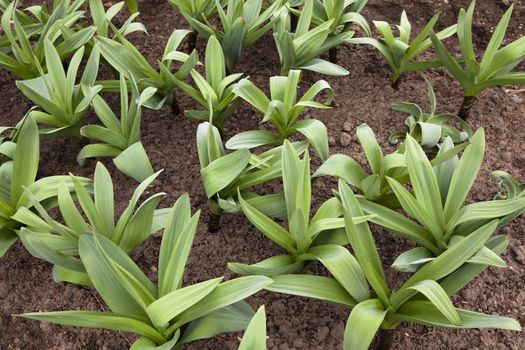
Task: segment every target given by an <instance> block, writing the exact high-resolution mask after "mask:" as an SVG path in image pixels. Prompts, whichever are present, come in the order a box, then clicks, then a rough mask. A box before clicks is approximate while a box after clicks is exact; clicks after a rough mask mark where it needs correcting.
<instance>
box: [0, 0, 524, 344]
mask: <svg viewBox="0 0 525 350" xmlns="http://www.w3.org/2000/svg"><path fill="white" fill-rule="evenodd" d="M505 3H508V1H503V0H479V1H478V6H477V15H476V16H475V20H474V21H475V24H474V39H475V41H476V43H477V44H478V47H484V46H485V45H486V44H487V42H488V40H489V39H490V36H491V33H492V30H493V29H494V26H495V25H496V24H497V23H496V21H497V19H498V18H500V16H501V15H502V14H503V12H504V10H505V9H506V7H507V5H508V4H505ZM140 5H141V6H140V10H141V17H140V19H141V21H142V22H143V23H144V24H145V26H146V28H147V29H148V32H149V36H145V35H142V34H140V35H138V34H137V35H133V36H132V39H131V41H132V42H134V43H135V44H136V45H137V46H138V48H139V49H140V50H141V51H142V52H143V53H144V54H145V55H146V57H148V59H150V61H151V62H154V61H155V60H156V59H157V58H158V57H159V56H160V55H161V54H162V50H163V47H164V44H165V42H166V40H167V39H168V37H169V35H170V34H171V32H172V30H173V29H175V28H178V29H181V28H185V26H186V25H185V21H184V20H183V18H182V17H181V16H179V15H178V14H177V13H176V11H174V10H173V9H172V8H171V7H170V5H169V4H168V3H167V2H166V1H160V0H153V1H146V2H143V3H141V4H140ZM466 6H468V1H466V0H462V1H454V0H450V1H448V0H445V1H428V0H418V1H406V0H388V1H383V0H370V1H369V4H368V5H367V7H366V9H365V11H364V12H363V15H364V16H365V17H366V18H367V20H369V21H370V20H372V19H374V20H386V21H388V22H391V23H392V22H395V23H397V21H398V20H399V16H400V14H401V11H402V9H405V10H406V11H407V14H408V16H409V18H410V19H411V20H412V24H413V26H414V29H416V30H420V29H421V28H422V26H423V25H424V24H425V23H426V22H428V20H429V19H430V18H431V17H432V15H433V14H434V13H436V12H439V11H441V12H442V16H441V21H440V25H441V26H448V25H451V24H453V23H455V21H456V16H457V12H458V10H459V8H461V7H466ZM522 23H525V4H522V2H521V1H518V2H517V3H516V8H515V11H514V15H513V19H512V21H511V25H510V29H509V32H508V38H509V39H514V38H516V37H517V36H518V35H522V34H523V31H524V28H523V24H522ZM204 46H205V41H203V40H199V42H198V49H199V51H200V52H203V50H204ZM339 59H340V64H341V65H342V66H344V67H345V68H347V69H348V70H349V71H350V75H349V76H347V77H342V78H326V77H324V76H323V77H321V76H316V75H314V74H312V73H306V76H305V79H304V81H305V82H309V83H312V82H315V81H317V80H319V79H326V80H327V81H328V82H329V83H330V85H331V86H332V88H333V90H334V94H335V102H334V106H333V107H334V108H333V109H331V110H309V111H308V112H307V113H305V115H306V116H309V117H313V118H316V119H319V120H321V121H322V122H323V123H325V124H326V126H327V127H328V130H329V136H330V143H331V145H330V146H331V148H330V151H331V153H332V154H335V153H343V154H347V155H351V156H353V157H355V158H356V159H358V160H360V161H363V164H364V155H363V154H362V153H361V148H360V147H359V144H358V142H357V138H356V136H355V128H356V127H357V126H358V125H360V124H362V123H367V124H368V125H369V126H371V127H372V128H373V130H374V131H375V132H376V135H377V138H378V140H379V141H380V142H381V144H382V146H383V147H385V148H387V149H388V148H389V147H390V145H389V144H388V141H387V139H388V136H389V135H390V133H392V132H394V131H397V130H402V129H403V120H404V116H403V115H402V114H400V113H397V112H393V111H392V110H391V109H390V104H391V103H393V102H399V101H409V102H414V103H417V104H419V105H422V106H427V104H428V102H427V97H426V90H425V89H426V88H425V82H424V80H423V78H422V77H421V76H420V75H419V74H417V73H415V74H408V75H407V76H406V79H405V80H404V81H403V82H402V83H401V85H400V89H399V91H396V90H394V89H392V88H391V87H390V84H389V80H388V79H389V77H390V74H391V73H390V70H389V69H388V66H387V65H386V64H385V62H384V60H383V59H382V57H380V56H379V55H378V54H377V53H376V52H374V51H373V50H372V49H371V48H370V47H368V46H352V47H350V46H345V47H343V48H341V50H340V52H339ZM279 69H280V68H279V58H278V56H277V52H276V50H275V48H274V42H273V39H272V37H271V35H270V34H267V35H266V36H265V37H264V38H263V39H261V41H260V42H258V43H257V45H254V46H253V47H250V48H249V49H247V50H246V51H245V53H243V56H242V58H241V61H240V64H239V65H238V68H237V70H238V71H239V72H245V75H246V76H250V77H251V80H252V81H253V82H254V83H255V84H257V85H258V86H261V87H267V82H268V77H270V76H273V75H277V74H278V73H279ZM424 74H426V75H427V77H428V78H430V80H431V81H432V82H433V85H434V88H435V90H436V95H437V100H438V110H439V111H440V112H447V113H455V112H457V109H458V107H459V105H460V103H461V100H462V92H461V89H460V87H459V85H457V84H456V83H454V80H453V79H451V78H449V77H447V76H446V74H447V73H445V71H444V70H440V69H436V70H432V71H429V72H425V73H424ZM0 81H1V83H0V96H2V98H1V99H0V100H1V102H0V111H1V113H0V115H1V117H0V125H14V124H16V123H17V121H18V120H19V119H20V118H22V117H23V116H24V114H25V113H26V112H27V110H28V109H29V108H30V107H31V103H30V102H29V101H28V100H27V99H26V98H25V97H24V96H23V95H22V93H20V92H19V91H18V90H17V89H16V88H15V85H14V82H15V79H14V77H13V76H11V75H9V74H8V73H6V72H5V71H3V70H2V71H0ZM303 85H305V86H306V84H303ZM180 104H181V106H183V108H188V109H190V108H192V109H193V108H197V109H198V107H197V106H195V105H194V103H193V102H192V101H191V100H190V99H189V98H187V97H185V96H182V95H180ZM113 105H114V106H115V108H118V107H117V106H118V99H117V97H114V98H113ZM143 115H144V117H143V123H142V124H143V126H142V143H143V144H144V146H145V148H146V150H147V152H148V154H149V156H150V159H151V162H152V164H153V167H154V169H164V172H163V173H162V174H161V175H160V177H159V180H158V181H157V182H156V183H155V186H154V187H153V188H151V189H150V191H151V193H154V192H159V191H164V192H166V193H167V195H166V196H165V198H164V199H163V201H162V205H161V206H163V207H166V206H169V205H171V204H172V203H174V201H175V200H176V198H178V197H179V196H180V195H181V194H182V193H185V192H187V193H189V195H190V197H191V203H192V206H193V209H194V210H197V209H199V208H202V210H203V214H204V215H201V223H200V225H199V228H198V231H197V235H196V238H195V242H194V244H193V250H192V252H191V255H190V258H189V262H188V267H187V269H186V276H185V278H184V281H185V284H192V283H195V282H199V281H204V280H207V279H210V278H213V277H215V276H222V275H225V276H226V277H227V278H230V277H232V276H233V274H232V273H231V272H230V271H229V270H228V268H227V266H226V265H227V263H228V262H244V263H255V262H258V261H260V260H263V259H265V258H268V257H270V256H273V255H276V254H279V253H281V252H280V251H279V249H278V248H276V246H275V244H273V243H272V242H271V241H269V240H268V239H266V238H265V237H264V236H263V235H262V234H260V233H259V232H257V230H256V229H255V228H254V227H253V226H252V225H251V224H250V223H249V221H248V220H247V219H246V218H245V217H244V216H243V215H241V214H226V215H224V216H223V218H222V227H221V229H220V230H219V232H217V233H214V234H209V233H207V229H206V218H207V211H208V210H209V204H208V200H207V198H206V195H205V192H204V189H203V186H202V183H201V180H200V177H199V175H198V174H199V170H200V169H199V161H198V155H197V148H196V145H195V133H196V127H197V124H198V123H197V122H195V121H192V120H189V119H187V118H184V117H182V116H176V117H175V116H173V114H172V113H171V110H169V109H168V108H163V109H161V110H160V111H150V110H146V111H145V112H144V113H143ZM260 119H261V117H260V115H259V114H258V113H255V111H254V110H253V109H252V108H250V107H249V106H248V105H247V104H245V103H243V104H242V105H241V107H240V108H238V109H237V111H236V112H235V113H234V115H233V117H232V118H231V119H230V121H229V122H228V126H227V128H226V129H225V139H228V138H229V137H231V136H233V135H235V134H237V133H239V132H241V131H246V130H253V129H256V128H257V127H258V124H259V122H260ZM470 123H471V125H472V127H473V128H474V129H477V128H479V127H484V128H485V130H486V143H487V151H486V155H485V160H484V163H483V167H482V169H481V171H480V175H479V177H478V181H477V182H476V184H475V186H474V189H473V191H472V192H471V195H472V198H471V199H473V200H487V199H490V198H491V197H492V196H493V195H494V194H495V192H496V191H497V183H496V181H494V180H493V179H491V178H490V173H491V172H492V171H493V170H496V169H502V170H505V171H507V172H509V173H511V174H513V175H514V176H516V177H517V179H518V180H520V182H523V181H524V180H525V178H524V177H523V174H524V173H525V172H524V170H525V147H524V146H523V140H525V93H516V92H511V91H506V90H505V89H500V88H498V89H489V90H487V91H485V92H484V93H483V95H482V97H481V98H480V99H479V101H478V103H476V105H475V108H474V110H473V113H472V118H471V120H470ZM80 148H81V146H80V145H79V144H78V143H76V142H75V141H73V140H70V139H58V140H52V141H50V140H44V141H43V143H42V145H41V161H40V170H39V176H48V175H55V174H67V173H68V172H71V173H74V174H76V175H85V176H91V175H92V171H93V169H94V165H95V161H89V162H88V164H87V166H85V167H80V166H78V164H77V162H76V155H77V154H78V151H79V150H80ZM104 163H105V164H106V165H107V166H108V169H109V170H110V173H111V175H112V176H113V178H114V181H115V189H116V191H115V193H117V194H118V196H119V197H118V198H116V202H117V203H118V207H117V211H118V210H120V211H121V210H122V209H123V208H124V207H125V206H126V205H127V203H126V202H127V199H128V198H129V197H130V196H131V193H132V191H133V189H134V188H135V183H134V181H133V180H132V179H130V178H127V177H125V176H124V175H122V174H121V173H120V172H118V171H117V170H116V169H115V168H114V166H113V164H112V163H111V161H104ZM318 165H320V162H319V161H318V160H317V159H316V160H315V161H314V163H313V166H312V168H314V169H315V168H316V167H317V166H318ZM277 186H278V185H277V184H275V187H276V188H274V189H272V188H271V186H268V188H269V189H270V190H275V189H277ZM336 186H337V183H336V181H334V180H330V179H328V178H323V179H320V180H317V181H316V182H315V185H314V188H313V193H314V199H315V201H316V202H315V204H316V205H319V204H321V203H322V201H324V200H326V199H327V196H329V195H330V193H331V189H332V188H335V187H336ZM319 193H324V194H326V195H322V196H319V195H318V194H319ZM373 232H374V234H375V236H376V238H377V239H376V241H377V244H378V249H379V252H380V255H381V257H382V259H383V263H384V264H385V266H387V265H390V264H391V263H392V262H393V260H394V259H395V257H396V256H397V255H399V254H400V253H401V252H403V251H405V250H406V249H407V248H408V247H409V245H408V244H407V243H406V242H405V241H404V240H402V239H400V238H397V237H395V236H393V235H391V234H388V233H387V232H385V231H383V230H381V229H379V228H378V227H376V226H373ZM524 232H525V217H523V216H522V217H521V218H519V219H517V220H515V221H514V222H512V223H511V224H510V225H507V226H506V227H505V228H504V229H503V230H502V233H504V234H507V235H508V236H509V238H510V241H511V243H510V246H509V248H508V250H507V251H506V252H505V253H504V254H503V259H504V260H505V261H506V262H507V263H508V268H507V269H496V268H489V269H487V270H486V271H485V272H483V273H482V274H481V276H480V277H479V278H478V279H476V280H475V281H474V282H472V283H471V284H469V285H468V287H466V288H465V289H464V290H463V291H461V292H460V293H459V294H458V295H457V296H456V297H455V299H454V303H455V304H456V305H457V306H460V307H463V308H466V309H469V310H474V311H482V312H485V313H488V314H492V313H497V314H499V315H505V316H509V317H512V318H515V319H516V320H517V321H518V322H519V323H521V324H522V325H523V324H525V266H524V265H525V235H524ZM160 239H161V238H160V236H155V237H152V238H151V239H149V240H147V241H146V242H145V244H144V245H142V246H141V247H139V248H138V249H137V250H136V251H135V253H134V254H133V258H134V260H135V261H137V262H138V264H139V266H140V267H141V268H142V269H143V271H145V272H146V273H147V274H148V277H150V278H152V279H153V278H155V276H156V273H155V271H156V264H157V256H158V250H159V246H160ZM1 264H2V266H3V268H2V269H1V271H0V315H1V319H0V329H1V330H2V331H1V336H0V349H76V348H82V349H127V348H128V347H129V345H130V344H131V342H132V340H133V339H134V338H133V336H132V335H129V334H125V333H117V332H112V331H103V330H90V329H80V328H75V327H65V326H56V325H50V324H47V323H40V322H37V321H31V320H26V319H21V318H13V317H11V315H12V314H19V313H23V312H30V311H44V310H46V311H50V310H75V309H85V310H101V309H102V305H103V303H102V302H101V300H99V298H97V295H96V293H95V292H94V291H92V290H90V289H86V288H82V287H78V286H75V285H69V284H56V283H52V278H51V265H50V264H48V263H46V262H44V261H42V260H38V259H35V258H33V257H31V256H30V255H29V254H28V253H27V252H26V251H25V250H24V249H23V247H22V245H21V244H20V243H17V244H16V245H15V247H14V248H13V249H11V250H10V251H9V252H8V253H7V254H6V255H5V256H4V257H3V258H2V261H1ZM319 270H320V271H322V269H321V268H319ZM387 271H389V272H388V274H389V275H388V276H387V277H388V279H389V281H390V282H391V283H392V284H393V285H398V284H400V283H399V280H400V279H403V278H404V275H403V274H402V273H398V272H395V271H394V270H393V269H387ZM249 302H250V304H252V305H253V306H254V307H256V306H258V305H261V304H265V305H266V312H267V315H268V336H269V339H268V348H269V349H279V350H286V349H312V350H313V349H341V348H342V340H343V332H344V325H345V322H346V319H347V317H348V313H349V311H348V310H346V309H344V308H341V307H336V306H333V305H330V304H327V303H323V302H320V301H315V300H312V299H306V298H300V297H293V296H287V295H281V294H273V293H270V292H262V293H259V294H257V296H256V297H252V298H251V299H249ZM237 336H239V334H235V333H232V334H226V335H220V336H217V337H215V338H213V339H211V340H206V341H200V342H196V343H192V344H190V345H188V346H186V347H185V348H186V349H236V348H237V344H238V341H237ZM394 339H395V342H394V343H395V346H394V348H395V349H524V348H525V335H524V333H523V332H511V331H502V330H450V329H438V328H431V327H423V326H415V325H402V326H400V327H399V328H398V329H397V330H396V332H395V335H394Z"/></svg>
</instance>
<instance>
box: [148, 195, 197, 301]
mask: <svg viewBox="0 0 525 350" xmlns="http://www.w3.org/2000/svg"><path fill="white" fill-rule="evenodd" d="M199 217H200V212H197V213H196V214H195V215H194V216H193V217H192V216H191V206H190V198H189V196H188V195H187V194H184V195H182V196H181V197H179V199H178V200H177V202H176V203H175V205H174V206H173V208H171V209H170V210H169V214H168V218H167V220H166V223H165V225H164V226H163V227H164V235H163V237H162V242H161V246H160V253H159V275H158V279H159V296H164V295H166V294H168V293H170V292H172V291H174V290H176V289H177V288H178V287H179V286H180V285H181V283H182V278H183V276H184V268H185V266H186V262H187V260H188V256H189V253H190V250H191V245H192V243H193V239H194V237H195V232H196V230H197V224H198V222H199Z"/></svg>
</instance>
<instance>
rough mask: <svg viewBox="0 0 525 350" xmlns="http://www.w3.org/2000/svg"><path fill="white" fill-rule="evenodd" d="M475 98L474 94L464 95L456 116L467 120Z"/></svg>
mask: <svg viewBox="0 0 525 350" xmlns="http://www.w3.org/2000/svg"><path fill="white" fill-rule="evenodd" d="M476 100H477V97H476V96H465V97H464V98H463V103H462V104H461V107H460V108H459V112H458V117H460V118H461V119H463V120H467V119H468V118H469V117H470V112H471V111H472V106H474V103H475V102H476Z"/></svg>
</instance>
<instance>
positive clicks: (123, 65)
mask: <svg viewBox="0 0 525 350" xmlns="http://www.w3.org/2000/svg"><path fill="white" fill-rule="evenodd" d="M110 26H112V24H110ZM113 31H114V32H116V33H117V32H118V31H115V30H113ZM188 34H189V31H188V30H175V31H174V32H173V34H172V35H171V36H170V38H169V39H168V43H167V44H166V48H165V49H164V54H163V55H162V60H161V61H160V62H159V69H160V70H159V71H157V70H156V69H155V68H153V67H152V66H151V64H150V63H149V62H148V60H147V59H146V58H145V57H144V56H143V55H142V54H141V53H140V51H139V50H138V49H137V48H136V47H135V46H134V45H133V44H132V43H131V42H129V41H128V40H126V38H124V37H122V36H120V35H119V34H117V37H118V41H119V42H117V41H115V40H111V39H108V38H104V37H101V36H97V37H96V44H95V48H98V49H99V50H100V53H101V54H102V57H103V58H104V59H105V60H106V61H107V62H108V63H109V64H110V65H111V66H112V67H113V68H115V69H116V70H117V71H118V72H119V73H120V74H122V75H124V76H126V77H127V78H129V76H130V75H132V76H133V77H134V78H135V79H136V81H137V82H138V85H139V88H140V89H141V90H143V89H145V88H147V87H153V88H156V89H157V93H156V94H155V95H154V96H153V97H152V98H150V99H149V100H148V101H146V102H145V103H144V106H145V107H148V108H152V109H159V108H161V107H162V106H164V105H168V106H171V108H172V110H173V113H175V114H179V113H180V106H179V103H178V101H177V97H176V95H175V89H176V88H179V89H181V90H182V91H184V92H186V93H189V94H192V93H193V94H194V89H193V88H191V86H190V85H189V84H187V83H185V82H184V80H185V79H186V78H187V77H188V76H189V75H190V73H191V71H192V70H193V68H194V67H195V66H196V65H197V64H198V60H199V58H198V54H197V51H195V50H194V51H193V52H192V53H191V54H190V55H187V54H185V53H183V52H180V51H178V48H179V46H180V44H181V42H182V41H183V40H184V38H185V37H186V36H187V35H188ZM174 62H178V63H181V65H180V66H179V67H178V69H177V70H176V72H175V73H173V72H172V71H171V68H172V65H173V63H174ZM97 84H101V85H102V86H103V89H104V91H108V92H118V91H119V90H120V82H119V81H118V80H116V81H114V80H106V81H98V82H97Z"/></svg>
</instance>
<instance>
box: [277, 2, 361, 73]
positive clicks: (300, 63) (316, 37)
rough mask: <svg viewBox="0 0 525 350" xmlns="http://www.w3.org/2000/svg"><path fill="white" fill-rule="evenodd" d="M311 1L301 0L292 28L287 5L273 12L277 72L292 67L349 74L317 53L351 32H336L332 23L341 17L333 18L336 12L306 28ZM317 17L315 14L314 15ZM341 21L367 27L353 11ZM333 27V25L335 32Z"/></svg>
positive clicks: (311, 11) (311, 19)
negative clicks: (294, 27)
mask: <svg viewBox="0 0 525 350" xmlns="http://www.w3.org/2000/svg"><path fill="white" fill-rule="evenodd" d="M315 4H316V3H315V0H306V1H305V5H304V7H303V9H302V10H301V14H300V16H299V21H298V23H297V28H296V29H295V30H294V31H293V32H292V29H291V24H290V16H289V14H288V9H287V7H286V6H285V7H283V8H282V9H281V10H280V11H279V12H278V13H276V18H278V21H277V22H276V24H275V26H274V29H273V30H274V33H273V36H274V39H275V43H276V45H277V50H278V52H279V58H280V61H281V75H287V74H288V72H289V71H290V70H292V69H303V70H310V71H314V72H317V73H321V74H326V75H332V76H344V75H348V74H349V72H348V71H347V70H346V69H344V68H343V67H341V66H339V65H337V64H335V63H331V62H328V61H325V60H323V59H320V58H318V57H319V56H320V55H321V54H323V53H325V52H327V51H329V50H330V49H332V48H335V47H337V46H339V45H340V44H342V43H345V42H349V40H350V39H351V38H352V37H353V36H354V34H355V32H349V31H341V32H338V31H337V27H334V26H337V24H338V22H337V21H338V20H339V21H340V20H341V18H337V16H334V18H330V19H328V20H327V21H323V23H322V24H320V25H318V26H316V27H314V28H310V26H311V24H312V22H314V5H315ZM317 5H319V4H317ZM319 18H320V17H317V19H319ZM343 18H344V17H343ZM344 21H345V25H348V24H350V23H357V24H358V25H361V26H363V28H364V30H365V31H367V30H368V31H369V29H367V28H368V25H365V24H366V21H364V19H363V18H362V17H361V16H360V15H358V14H353V15H352V16H351V17H350V18H348V19H344ZM334 28H336V31H335V32H334Z"/></svg>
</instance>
